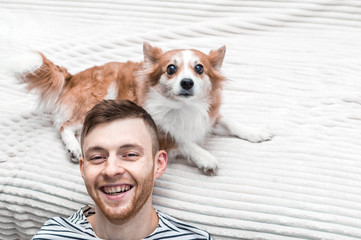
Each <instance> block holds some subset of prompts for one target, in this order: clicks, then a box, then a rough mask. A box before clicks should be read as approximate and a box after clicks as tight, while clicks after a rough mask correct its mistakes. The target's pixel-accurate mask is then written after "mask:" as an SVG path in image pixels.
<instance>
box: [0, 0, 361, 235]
mask: <svg viewBox="0 0 361 240" xmlns="http://www.w3.org/2000/svg"><path fill="white" fill-rule="evenodd" d="M143 41H149V42H150V43H151V44H153V45H155V46H158V47H162V48H163V49H164V50H169V49H174V48H195V49H199V50H202V51H205V52H208V51H209V50H211V49H217V48H219V47H221V46H222V45H226V46H227V53H226V57H225V61H224V65H223V67H222V70H223V73H224V74H225V75H226V76H227V77H228V83H227V84H226V85H225V86H224V93H223V105H222V110H221V111H222V114H223V115H224V116H226V117H228V118H231V119H234V120H236V121H237V122H238V123H239V124H242V125H245V126H253V127H262V128H264V127H267V128H268V129H270V131H272V132H273V133H274V134H275V137H274V138H273V139H272V141H269V142H264V143H259V144H255V143H250V142H247V141H244V140H240V139H236V138H231V137H219V136H210V137H209V138H208V139H207V142H206V143H205V148H207V149H208V150H209V151H210V152H211V153H212V154H214V155H215V156H216V157H217V158H218V160H219V162H220V167H219V170H218V172H217V175H216V176H206V175H204V174H203V173H202V172H201V171H199V170H198V169H197V168H196V167H193V166H189V165H187V164H186V163H184V162H176V163H170V164H169V166H168V168H167V170H166V173H165V174H164V175H163V176H162V177H161V179H159V180H157V182H156V186H155V191H154V206H155V208H157V209H159V210H161V211H163V212H165V213H168V214H170V215H172V216H175V217H177V218H179V219H181V220H184V221H186V222H189V223H191V224H193V225H196V226H198V227H200V228H202V229H205V230H207V231H208V232H210V233H211V234H212V236H213V237H214V239H216V240H217V239H277V240H279V239H334V240H340V239H360V238H361V2H360V1H356V0H349V1H333V0H307V1H303V0H299V1H296V0H294V1H261V0H258V1H236V0H233V1H232V0H222V1H210V0H206V1H196V0H193V1H188V0H184V1H180V0H176V1H175V0H174V1H157V0H154V1H145V0H142V1H134V0H127V1H116V0H108V1H84V0H82V1H80V0H79V1H60V0H45V1H42V0H33V1H5V0H0V58H1V60H2V62H3V63H4V62H5V63H8V59H9V57H11V56H14V55H15V54H19V53H22V52H23V51H25V50H39V51H42V52H43V53H45V54H46V56H48V58H50V59H51V60H52V61H54V62H55V63H56V64H59V65H62V66H64V67H66V68H68V70H69V71H70V72H71V73H77V72H79V71H81V70H83V69H85V68H88V67H91V66H94V65H101V64H104V63H106V62H109V61H114V60H115V61H126V60H141V59H142V43H143ZM13 67H14V68H20V67H21V66H18V65H17V64H16V62H15V63H14V64H13ZM1 70H2V71H1V74H0V91H1V94H0V106H1V111H0V116H1V119H0V139H1V146H0V153H1V157H0V239H29V238H31V236H32V235H33V234H34V233H35V232H36V231H37V230H38V229H39V228H40V227H41V226H42V224H43V223H44V222H45V221H46V220H47V219H48V218H51V217H53V216H59V215H60V216H69V215H70V214H72V213H73V212H74V211H76V210H77V209H78V208H80V207H81V206H82V205H84V204H87V203H90V202H91V201H90V198H89V197H88V196H87V193H86V190H85V187H84V185H83V181H82V179H81V177H80V173H79V169H78V168H79V167H78V165H77V164H73V163H71V162H70V161H69V157H68V156H67V153H66V151H65V148H64V146H63V143H62V141H61V140H60V137H59V134H58V132H57V131H56V130H55V129H54V128H53V127H52V117H51V116H50V115H46V114H38V113H36V111H35V109H36V98H35V97H34V96H35V95H33V94H28V93H26V91H25V90H24V86H21V85H19V84H18V83H17V82H16V80H15V78H14V77H13V76H10V75H9V74H8V73H7V72H5V71H3V70H4V69H3V67H2V68H1Z"/></svg>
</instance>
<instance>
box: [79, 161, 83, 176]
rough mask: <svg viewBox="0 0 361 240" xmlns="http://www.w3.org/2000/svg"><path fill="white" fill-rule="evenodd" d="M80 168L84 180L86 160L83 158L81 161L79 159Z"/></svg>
mask: <svg viewBox="0 0 361 240" xmlns="http://www.w3.org/2000/svg"><path fill="white" fill-rule="evenodd" d="M79 168H80V173H81V177H82V178H83V179H84V160H83V157H80V159H79Z"/></svg>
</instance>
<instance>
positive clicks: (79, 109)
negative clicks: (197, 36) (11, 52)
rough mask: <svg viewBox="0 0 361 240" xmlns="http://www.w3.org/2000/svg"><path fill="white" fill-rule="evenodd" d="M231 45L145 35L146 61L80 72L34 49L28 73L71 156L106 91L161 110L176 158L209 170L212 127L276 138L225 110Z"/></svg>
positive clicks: (166, 143) (164, 136) (156, 114)
mask: <svg viewBox="0 0 361 240" xmlns="http://www.w3.org/2000/svg"><path fill="white" fill-rule="evenodd" d="M225 51H226V47H225V46H223V47H221V48H219V49H218V50H213V51H210V53H209V54H208V55H207V54H204V53H202V52H200V51H197V50H193V49H192V50H184V49H179V50H171V51H168V52H163V51H162V50H161V49H160V48H157V47H153V46H151V45H150V44H149V43H144V45H143V52H144V61H143V62H125V63H119V62H110V63H107V64H105V65H103V66H95V67H92V68H89V69H87V70H85V71H82V72H80V73H78V74H75V75H72V74H70V73H69V72H68V71H67V70H66V69H65V68H63V67H59V66H57V65H55V64H54V63H52V62H51V61H50V60H48V59H47V58H46V57H45V56H44V55H43V54H41V53H34V54H33V57H34V59H35V61H32V62H31V63H30V64H29V65H28V68H27V70H25V71H23V72H22V74H21V75H20V79H21V80H22V81H23V82H25V83H26V84H27V88H28V90H35V91H36V92H38V94H39V95H40V101H39V103H40V105H39V106H40V108H41V110H42V111H45V112H50V113H52V114H53V117H54V125H55V127H56V129H57V130H59V132H60V135H61V139H62V140H63V142H64V144H65V146H66V148H67V150H68V152H69V153H70V156H71V159H72V161H74V162H77V161H78V160H79V158H80V156H81V149H80V145H79V141H78V139H77V138H78V136H79V132H80V130H81V127H82V122H83V120H84V117H85V115H86V113H87V111H89V110H90V109H91V108H92V107H93V106H94V105H95V104H96V103H98V102H99V101H101V100H103V99H115V98H124V99H129V100H131V101H134V102H135V103H137V104H139V105H141V106H143V107H144V108H145V109H146V110H147V111H148V112H149V113H150V114H151V116H152V117H153V119H154V121H155V122H156V124H157V126H158V128H159V132H160V137H161V139H160V141H161V147H162V148H163V149H166V150H167V151H168V154H169V157H170V158H175V157H177V156H179V155H181V156H183V157H185V158H186V159H188V160H191V161H193V162H194V163H195V164H196V165H197V166H198V167H199V168H201V169H203V170H204V171H206V172H208V171H210V172H214V171H215V170H216V169H217V166H218V162H217V160H216V158H215V157H214V156H213V155H211V154H210V153H209V152H208V151H206V150H205V149H203V148H202V147H201V146H200V145H199V144H201V143H202V141H203V140H204V139H205V137H206V135H207V134H208V133H211V132H212V133H215V134H219V135H228V136H237V137H239V138H242V139H245V140H248V141H251V142H261V141H265V140H269V139H270V138H271V137H272V135H271V134H270V133H268V132H267V131H264V130H255V129H252V128H248V127H241V126H239V125H238V124H236V123H234V122H233V121H231V120H229V119H228V120H227V119H225V118H224V117H222V116H221V115H220V113H219V109H220V105H221V94H222V83H223V82H224V81H225V77H224V76H223V75H222V74H221V72H220V68H221V66H222V62H223V58H224V55H225Z"/></svg>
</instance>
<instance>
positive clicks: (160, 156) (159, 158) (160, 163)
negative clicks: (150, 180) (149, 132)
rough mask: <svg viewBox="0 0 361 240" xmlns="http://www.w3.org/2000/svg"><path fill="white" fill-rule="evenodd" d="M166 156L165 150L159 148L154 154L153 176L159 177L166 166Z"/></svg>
mask: <svg viewBox="0 0 361 240" xmlns="http://www.w3.org/2000/svg"><path fill="white" fill-rule="evenodd" d="M167 162H168V156H167V152H166V151H164V150H160V151H159V152H158V153H157V154H156V155H155V178H159V177H160V176H162V175H163V173H164V172H165V169H166V168H167Z"/></svg>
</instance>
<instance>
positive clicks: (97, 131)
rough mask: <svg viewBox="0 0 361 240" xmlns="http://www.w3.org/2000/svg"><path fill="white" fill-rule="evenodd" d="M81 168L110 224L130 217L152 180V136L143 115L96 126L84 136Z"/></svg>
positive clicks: (148, 192) (148, 193) (147, 194)
mask: <svg viewBox="0 0 361 240" xmlns="http://www.w3.org/2000/svg"><path fill="white" fill-rule="evenodd" d="M83 151H84V158H83V159H81V161H80V170H81V174H82V177H83V179H84V182H85V185H86V188H87V191H88V193H89V195H90V196H91V198H92V199H93V200H94V202H95V204H96V207H97V208H98V209H100V211H101V212H102V214H103V215H104V216H105V217H106V218H107V219H108V220H109V221H110V222H111V223H113V224H120V223H123V222H125V221H127V220H129V219H130V218H132V217H133V216H134V215H135V214H136V213H138V212H139V210H140V209H141V208H142V207H143V206H144V204H145V203H146V202H147V201H148V202H149V201H151V198H150V196H151V194H152V190H153V184H154V176H155V168H154V167H155V166H154V165H155V164H154V158H153V154H152V138H151V135H150V133H149V130H148V128H147V127H146V125H145V124H144V122H143V120H142V119H121V120H115V121H113V122H110V123H104V124H100V125H98V126H96V127H95V128H94V129H93V130H91V131H90V133H89V134H88V135H87V136H86V137H85V138H84V144H83Z"/></svg>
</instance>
